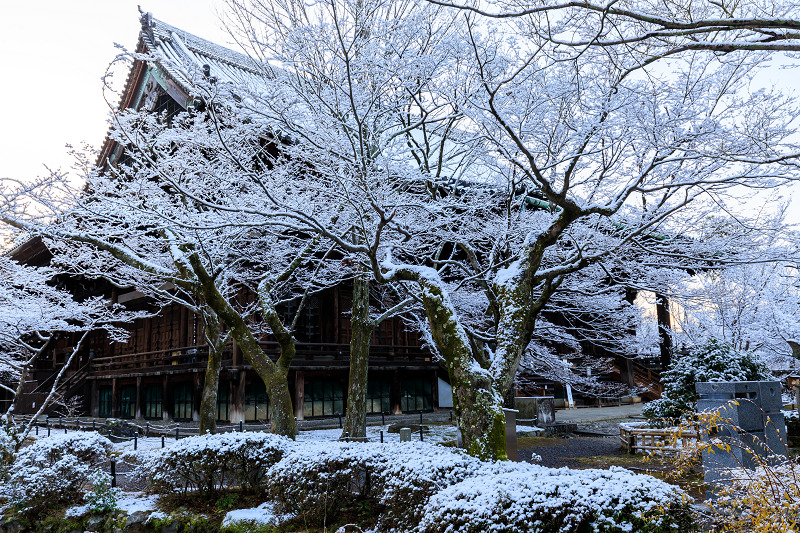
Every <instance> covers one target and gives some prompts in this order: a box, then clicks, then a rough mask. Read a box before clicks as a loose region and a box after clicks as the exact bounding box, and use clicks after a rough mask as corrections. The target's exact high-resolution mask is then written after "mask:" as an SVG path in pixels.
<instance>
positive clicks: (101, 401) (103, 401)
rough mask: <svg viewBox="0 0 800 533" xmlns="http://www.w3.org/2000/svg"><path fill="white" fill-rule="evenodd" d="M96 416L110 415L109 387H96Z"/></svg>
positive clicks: (104, 416)
mask: <svg viewBox="0 0 800 533" xmlns="http://www.w3.org/2000/svg"><path fill="white" fill-rule="evenodd" d="M97 416H99V417H100V418H108V417H110V416H111V387H100V388H99V389H97Z"/></svg>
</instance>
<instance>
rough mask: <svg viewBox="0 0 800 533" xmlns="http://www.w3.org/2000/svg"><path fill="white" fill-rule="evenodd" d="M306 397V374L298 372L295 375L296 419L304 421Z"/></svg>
mask: <svg viewBox="0 0 800 533" xmlns="http://www.w3.org/2000/svg"><path fill="white" fill-rule="evenodd" d="M305 397H306V373H305V372H303V371H302V370H297V371H295V373H294V417H295V418H296V419H298V420H303V409H304V407H305Z"/></svg>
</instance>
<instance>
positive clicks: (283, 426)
mask: <svg viewBox="0 0 800 533" xmlns="http://www.w3.org/2000/svg"><path fill="white" fill-rule="evenodd" d="M189 262H190V264H191V266H192V270H193V271H194V272H195V274H196V275H197V278H198V280H199V281H200V288H201V290H202V291H203V298H204V300H205V301H206V303H207V304H208V306H209V307H210V308H211V309H212V310H213V311H214V312H215V313H216V314H217V316H218V317H219V319H220V320H221V321H222V323H223V324H225V325H226V326H227V327H228V329H230V332H231V336H232V337H233V338H234V339H236V342H237V343H238V345H239V347H240V348H241V349H242V355H243V356H244V358H245V359H246V360H247V362H248V363H250V365H251V366H252V367H253V370H255V371H256V373H257V374H258V376H259V377H260V378H261V379H262V380H263V381H264V385H265V387H266V389H267V395H268V396H269V401H270V413H271V415H272V432H273V433H276V434H278V435H284V436H286V437H289V438H291V439H294V438H295V424H294V411H293V409H292V398H291V396H290V395H289V383H288V381H287V380H288V375H289V365H290V364H291V362H292V358H293V357H294V354H295V344H294V339H293V338H292V336H291V335H290V334H289V333H288V332H287V331H286V329H285V328H282V329H278V330H276V327H277V326H278V324H275V327H274V326H273V319H275V317H277V313H275V310H274V308H273V309H270V308H268V307H267V308H266V309H265V310H264V311H265V315H266V316H265V317H264V318H265V320H266V321H267V323H269V325H270V327H272V329H273V333H274V334H275V337H276V338H277V340H278V344H279V345H280V348H281V355H280V357H279V358H278V361H277V363H273V362H272V360H271V359H270V358H269V356H268V355H267V354H266V353H264V350H262V349H261V346H260V345H259V344H258V339H256V338H255V336H254V335H253V332H252V331H250V328H249V327H248V326H247V323H246V322H245V321H244V319H243V318H242V316H241V315H240V314H239V313H238V312H237V311H236V309H234V308H233V307H232V306H231V304H230V303H229V302H228V300H227V299H225V297H224V296H223V295H222V294H221V293H220V292H219V290H218V289H217V286H216V284H215V283H214V280H213V279H212V278H211V276H210V275H209V274H208V272H207V271H206V269H205V267H204V266H203V265H202V263H200V260H199V258H198V257H197V254H192V255H190V256H189ZM259 296H260V297H262V299H263V295H259ZM264 303H266V302H264V301H262V304H264Z"/></svg>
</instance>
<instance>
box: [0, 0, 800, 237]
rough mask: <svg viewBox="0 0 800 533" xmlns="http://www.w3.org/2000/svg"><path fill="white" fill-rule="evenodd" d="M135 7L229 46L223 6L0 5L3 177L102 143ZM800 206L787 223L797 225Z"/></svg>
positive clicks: (196, 0)
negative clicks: (111, 86) (115, 66)
mask: <svg viewBox="0 0 800 533" xmlns="http://www.w3.org/2000/svg"><path fill="white" fill-rule="evenodd" d="M139 3H141V4H142V9H144V10H145V11H150V12H152V13H153V16H154V17H155V18H158V19H161V20H163V21H165V22H168V23H170V24H172V25H174V26H177V27H179V28H181V29H184V30H186V31H189V32H190V33H194V34H196V35H199V36H200V37H204V38H206V39H209V40H211V41H214V42H217V43H220V44H223V45H224V44H228V43H229V42H230V40H229V38H228V36H227V34H226V33H225V32H224V31H223V30H222V29H221V24H220V22H219V18H218V16H217V11H218V10H219V9H222V8H223V7H224V6H223V2H222V0H150V2H149V3H146V0H27V1H26V2H22V1H14V2H12V1H10V0H5V1H4V2H3V6H2V15H3V19H2V24H3V29H2V31H0V57H2V59H3V61H2V63H1V64H0V68H2V76H0V106H2V115H0V116H2V126H3V127H2V128H0V177H9V178H16V179H21V180H26V181H29V180H33V179H34V178H36V177H37V176H42V175H45V174H46V169H45V165H47V166H49V167H51V168H59V167H60V168H62V169H64V170H67V169H69V166H70V164H71V162H70V159H69V157H67V150H66V149H65V147H64V146H65V145H66V144H72V145H74V146H76V147H79V146H81V144H82V143H83V142H87V143H89V144H91V145H94V146H98V145H99V144H100V143H101V142H102V140H103V138H104V137H105V134H106V129H107V128H106V123H105V120H106V117H107V114H108V107H107V105H106V103H105V101H104V99H103V93H102V84H101V77H102V76H103V74H104V73H105V71H106V67H107V66H108V64H109V62H110V61H111V60H112V59H114V57H115V56H116V54H117V53H118V50H117V49H116V48H115V46H114V43H119V44H121V45H123V46H125V47H127V48H129V49H131V50H132V49H133V48H134V47H135V45H136V40H137V38H138V35H139V28H140V24H139V12H138V9H137V4H139ZM795 63H798V61H795ZM122 81H124V80H118V82H120V83H121V82H122ZM762 81H763V83H765V84H770V83H776V84H778V85H779V86H782V87H785V88H793V89H794V90H795V92H796V94H799V93H800V69H790V70H781V69H778V68H775V69H772V70H771V71H770V72H769V73H768V74H767V75H765V76H763V80H762ZM795 198H798V199H800V194H795ZM797 203H798V206H797V208H796V209H795V210H794V211H796V213H795V214H794V215H793V217H792V218H793V219H794V220H796V221H800V200H798V202H797Z"/></svg>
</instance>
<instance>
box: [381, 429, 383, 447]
mask: <svg viewBox="0 0 800 533" xmlns="http://www.w3.org/2000/svg"><path fill="white" fill-rule="evenodd" d="M381 444H383V430H381Z"/></svg>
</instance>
